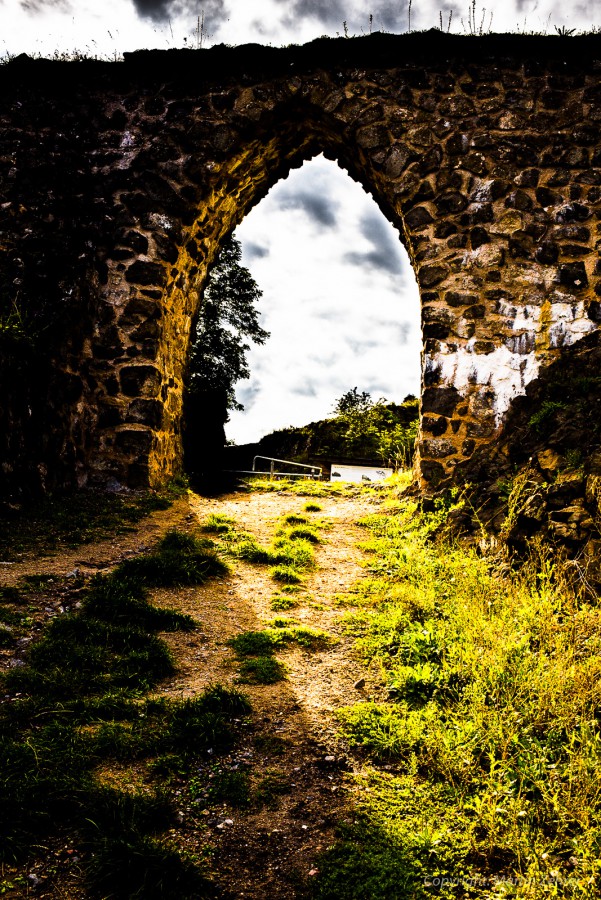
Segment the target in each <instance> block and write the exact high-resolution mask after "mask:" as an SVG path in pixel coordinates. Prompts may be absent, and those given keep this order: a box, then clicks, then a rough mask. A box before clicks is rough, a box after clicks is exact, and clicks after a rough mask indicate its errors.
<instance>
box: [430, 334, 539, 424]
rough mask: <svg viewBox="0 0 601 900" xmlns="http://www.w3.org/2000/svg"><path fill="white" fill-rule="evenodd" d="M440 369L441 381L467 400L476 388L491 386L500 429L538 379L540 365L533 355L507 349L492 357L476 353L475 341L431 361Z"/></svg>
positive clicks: (502, 349)
mask: <svg viewBox="0 0 601 900" xmlns="http://www.w3.org/2000/svg"><path fill="white" fill-rule="evenodd" d="M432 362H433V363H434V362H435V363H437V364H438V366H439V367H440V377H441V379H442V380H443V381H445V382H446V383H447V384H450V385H453V386H454V387H455V388H456V389H457V390H458V391H459V392H460V393H461V394H463V395H464V396H465V395H466V394H467V393H468V392H469V390H470V388H472V387H473V386H474V385H482V386H489V387H491V388H492V389H493V391H494V392H495V400H494V411H495V419H496V423H497V425H499V424H500V422H501V419H502V417H503V415H504V414H505V412H506V411H507V409H508V408H509V404H510V403H511V401H512V400H513V398H514V397H517V396H518V395H519V394H523V393H524V392H525V390H526V385H527V384H528V383H529V382H530V381H532V379H533V378H536V376H537V375H538V372H539V368H540V363H539V361H538V360H537V358H536V356H535V355H534V354H533V353H530V354H528V355H526V356H524V355H522V354H520V353H513V352H512V351H511V350H510V349H509V348H508V347H505V346H503V347H497V348H496V350H493V352H492V353H486V354H480V353H474V350H473V341H470V342H468V344H467V345H466V346H465V347H460V348H459V349H458V350H456V351H455V352H452V353H444V351H443V352H442V353H441V354H437V356H436V359H435V360H433V361H432Z"/></svg>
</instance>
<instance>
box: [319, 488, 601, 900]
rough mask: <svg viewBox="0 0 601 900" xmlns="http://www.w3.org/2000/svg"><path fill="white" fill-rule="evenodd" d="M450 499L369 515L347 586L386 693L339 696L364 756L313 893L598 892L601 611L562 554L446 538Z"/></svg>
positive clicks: (344, 726)
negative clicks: (362, 564) (512, 558)
mask: <svg viewBox="0 0 601 900" xmlns="http://www.w3.org/2000/svg"><path fill="white" fill-rule="evenodd" d="M447 509H448V504H445V503H443V502H439V504H438V508H437V509H436V510H435V512H434V513H430V514H424V513H420V512H419V511H418V509H417V507H416V505H415V504H414V503H412V502H410V501H405V502H398V501H397V502H396V503H395V504H393V503H392V501H391V505H390V507H389V511H388V512H387V513H386V514H383V515H375V516H370V517H368V518H367V519H365V520H364V522H363V525H364V527H365V529H366V532H367V540H366V541H365V543H364V550H365V552H366V566H367V569H368V571H369V576H370V577H369V578H367V579H365V580H364V581H362V582H360V583H359V584H358V586H357V588H356V589H355V591H354V592H353V593H352V594H351V595H350V596H349V597H348V599H347V602H348V604H350V605H352V607H354V608H353V609H351V610H350V611H349V612H348V613H347V627H348V629H349V631H350V633H351V634H352V635H353V636H354V637H355V641H356V643H355V646H356V650H357V652H358V653H359V655H360V657H361V658H362V659H363V661H364V663H365V664H366V665H369V666H370V670H371V671H372V673H373V672H376V673H377V672H378V671H379V672H380V675H381V681H382V694H381V696H379V697H378V700H377V702H365V701H363V700H361V701H359V702H357V703H354V704H352V705H350V706H348V707H346V708H342V709H340V710H339V722H340V729H341V733H342V735H343V736H344V738H345V739H346V741H347V742H348V743H349V744H350V745H351V746H354V747H355V748H356V750H357V752H358V753H360V754H361V756H362V757H363V758H364V761H365V765H364V769H363V771H362V773H361V774H360V775H359V776H357V777H356V778H355V784H354V794H355V796H356V801H357V806H356V809H357V818H356V822H355V824H352V825H348V826H346V827H345V828H344V829H343V830H342V831H341V832H340V835H339V840H338V842H337V843H336V844H335V845H334V846H333V847H332V848H331V849H330V850H329V851H327V852H326V853H325V854H324V855H323V858H322V859H321V861H320V862H319V864H318V867H319V870H320V874H319V876H318V877H316V879H315V881H314V883H313V885H312V891H313V896H314V897H315V898H334V897H336V898H343V900H345V898H346V900H359V898H367V897H369V898H374V900H384V898H390V897H396V898H401V897H412V898H422V897H423V898H426V897H429V896H431V894H432V893H433V892H434V893H436V894H437V895H438V896H441V897H449V898H451V897H466V896H485V897H491V898H492V897H501V896H511V897H516V898H526V897H527V898H534V900H539V898H541V900H542V898H546V897H553V896H562V897H563V896H565V897H582V898H585V897H586V898H588V897H591V898H592V897H593V896H596V895H597V894H598V889H599V877H600V875H601V863H600V862H599V860H600V858H601V853H600V850H601V839H600V837H599V835H600V834H601V789H600V787H599V778H598V774H599V766H600V764H601V728H600V724H599V712H598V711H599V709H600V708H601V679H600V678H599V675H600V674H601V657H600V654H599V651H600V650H601V614H600V612H599V609H598V606H597V603H596V601H591V600H590V598H589V599H588V600H587V599H586V597H585V596H584V595H579V594H578V593H577V592H575V590H574V588H573V587H572V586H571V584H570V582H569V580H568V579H567V577H566V576H565V574H564V569H563V567H562V564H561V563H560V562H558V561H557V560H555V559H553V558H551V557H550V556H549V555H548V554H547V553H546V552H544V551H541V550H538V551H536V549H533V555H532V557H531V559H530V560H529V562H528V564H527V565H526V566H525V567H524V569H523V570H521V571H520V572H514V573H511V574H509V575H507V576H506V577H501V576H500V575H499V574H497V572H496V571H495V561H494V560H490V559H486V558H484V557H482V556H481V555H479V554H478V553H477V552H476V551H475V550H471V549H467V548H465V547H461V546H459V545H457V544H454V543H450V542H448V541H446V540H445V539H444V537H442V536H441V529H440V526H441V524H442V523H443V522H444V519H445V516H446V512H447Z"/></svg>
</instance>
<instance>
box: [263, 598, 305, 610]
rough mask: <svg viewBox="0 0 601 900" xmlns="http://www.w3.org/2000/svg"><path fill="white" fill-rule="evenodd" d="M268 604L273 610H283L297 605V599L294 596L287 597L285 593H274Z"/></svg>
mask: <svg viewBox="0 0 601 900" xmlns="http://www.w3.org/2000/svg"><path fill="white" fill-rule="evenodd" d="M269 605H270V606H271V608H272V609H273V611H274V612H279V611H281V612H284V611H285V610H287V609H294V608H295V607H296V606H298V600H297V599H295V598H294V597H287V596H286V595H285V594H274V595H273V596H272V598H271V600H270V601H269Z"/></svg>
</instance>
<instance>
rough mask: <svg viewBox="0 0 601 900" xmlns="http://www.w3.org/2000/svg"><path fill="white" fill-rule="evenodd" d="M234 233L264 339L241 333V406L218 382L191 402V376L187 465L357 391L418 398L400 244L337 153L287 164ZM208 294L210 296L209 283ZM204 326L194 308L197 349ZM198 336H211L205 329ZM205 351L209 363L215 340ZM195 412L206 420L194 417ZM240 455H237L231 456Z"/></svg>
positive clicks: (378, 398) (302, 422) (325, 411)
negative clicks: (257, 295) (226, 397)
mask: <svg viewBox="0 0 601 900" xmlns="http://www.w3.org/2000/svg"><path fill="white" fill-rule="evenodd" d="M234 237H235V239H236V240H237V241H239V242H240V246H241V250H242V257H241V260H240V264H241V266H242V267H243V269H244V270H245V271H248V272H250V274H251V275H252V277H253V278H254V279H255V280H256V283H257V285H258V287H259V288H260V290H261V292H262V297H261V299H260V302H259V304H258V312H259V315H260V325H261V327H263V328H264V329H265V330H266V331H267V332H269V338H268V339H267V340H266V341H264V342H261V343H252V341H251V340H248V341H246V343H247V347H248V350H247V351H246V354H245V359H246V362H247V364H248V370H249V371H248V377H247V378H245V379H244V380H240V381H238V382H237V384H235V390H236V401H237V403H238V404H239V405H240V407H241V408H235V405H233V404H232V403H231V401H230V404H229V405H230V408H229V409H227V411H226V410H225V408H224V404H223V391H222V395H221V398H220V397H218V396H217V393H216V392H215V391H214V394H213V397H214V400H213V401H211V398H210V395H209V394H205V398H204V413H202V412H201V410H200V409H199V407H198V404H195V403H192V402H190V399H189V398H190V393H193V389H194V387H193V385H194V382H192V389H191V390H190V381H189V382H188V384H189V389H188V393H187V398H188V399H187V400H186V401H185V403H184V434H185V435H188V436H193V437H192V438H191V439H190V437H188V439H186V440H185V446H186V450H187V452H186V468H187V469H188V471H194V470H195V469H197V467H199V463H200V465H202V466H206V467H207V468H208V469H209V470H213V471H214V470H216V469H217V468H218V466H219V458H220V457H221V453H220V451H221V447H222V446H223V443H224V442H225V440H226V438H227V441H228V443H230V444H231V443H234V444H236V445H255V444H256V442H258V441H259V440H260V439H261V438H263V437H264V436H265V435H267V434H269V433H271V432H273V431H276V430H281V429H289V428H291V427H292V428H299V427H302V426H306V425H308V424H309V423H312V422H316V421H319V420H323V419H326V418H328V417H330V416H331V415H332V413H333V411H334V408H335V404H336V401H337V400H338V399H339V398H340V397H341V396H342V395H344V394H345V393H346V392H348V391H350V390H352V389H354V388H356V389H357V390H358V391H359V392H360V393H363V392H365V393H366V394H368V395H369V396H370V397H371V400H372V402H373V403H381V404H392V406H391V407H390V408H391V409H394V408H395V407H396V406H398V405H399V404H401V403H402V402H403V400H404V399H405V398H406V397H407V396H408V395H413V396H419V393H420V382H421V372H420V354H421V328H420V318H421V317H420V300H419V290H418V286H417V281H416V279H415V275H414V273H413V269H412V267H411V263H410V260H409V257H408V254H407V251H406V250H405V248H404V246H403V244H402V242H401V240H400V236H399V232H398V231H397V229H396V228H394V226H393V225H391V223H390V222H389V221H388V219H387V218H386V217H385V216H384V214H383V213H382V212H381V210H380V208H379V206H378V204H377V203H376V202H375V200H374V199H373V197H372V196H371V195H369V194H368V193H367V192H366V191H365V190H364V189H363V187H362V186H361V185H360V184H359V183H358V182H357V181H356V180H354V179H353V178H352V177H350V176H349V174H348V172H346V171H345V170H344V169H343V168H342V167H341V166H340V165H339V164H338V163H337V162H335V161H332V160H330V159H327V158H325V157H324V156H323V155H322V154H317V155H314V156H313V157H312V158H311V159H310V160H308V161H306V162H304V163H303V165H302V166H301V167H298V168H295V169H293V170H292V171H291V172H289V173H288V174H287V175H286V177H283V178H281V179H280V180H279V181H278V182H277V183H276V184H275V185H274V186H273V187H272V188H271V189H270V190H269V192H268V193H267V196H265V197H264V199H262V200H261V201H260V202H259V203H258V204H257V205H256V206H255V207H254V208H253V209H252V210H251V211H250V212H249V213H248V215H247V216H246V217H245V218H244V220H243V222H242V223H241V225H240V226H239V227H238V228H237V229H236V230H235V232H234ZM209 284H211V279H210V280H209ZM208 293H209V295H210V296H211V297H212V299H211V300H210V301H209V302H210V304H211V303H214V302H215V299H216V297H215V291H214V290H213V292H212V294H211V289H209V292H208ZM217 293H218V291H217ZM224 302H225V305H228V300H227V298H226V297H225V295H224ZM201 303H202V301H201ZM201 308H202V307H201ZM214 315H215V312H214V311H213V312H212V316H213V317H214ZM226 319H227V315H226V316H225V317H224V321H223V325H224V326H225V328H226V329H227V328H228V327H229V330H230V333H235V331H236V329H235V328H233V327H232V326H231V316H230V322H229V324H228V322H227V321H225V320H226ZM207 327H209V326H208V325H207V321H206V320H205V318H204V317H203V316H201V320H200V324H199V326H198V331H197V332H196V334H195V336H194V335H193V345H194V347H195V352H198V350H200V348H201V347H202V341H203V329H206V328H207ZM247 337H248V333H247V334H246V335H242V337H241V338H240V340H246V338H247ZM204 338H205V339H206V340H207V342H210V336H209V335H208V334H207V333H205V334H204ZM201 352H202V351H201ZM208 352H209V353H212V354H213V357H212V360H213V362H215V358H214V352H215V348H214V346H213V347H212V348H208ZM226 352H227V350H226ZM196 374H197V373H195V372H193V373H192V379H194V378H195V377H196ZM232 375H233V377H234V376H235V372H232ZM209 380H210V379H209ZM234 380H235V378H234ZM197 383H198V382H197ZM201 415H204V416H206V421H205V422H204V426H205V427H203V425H202V424H201V423H200V422H199V421H194V419H195V418H196V419H198V417H199V416H201ZM224 426H225V429H224ZM240 449H241V450H242V448H240ZM331 449H332V452H334V453H335V448H331ZM251 451H252V448H251V447H249V450H248V452H249V453H250V452H251ZM343 452H344V451H343V449H342V448H341V450H340V451H339V453H343ZM365 452H367V451H365ZM373 452H374V460H373V461H374V462H375V461H376V459H375V454H376V451H375V450H374V451H373ZM243 457H244V453H242V454H240V453H237V452H236V453H235V454H234V455H231V454H230V456H229V459H230V460H232V459H233V460H238V461H239V460H241V459H242V458H243ZM378 457H380V454H378ZM377 461H379V462H380V464H381V463H382V459H381V458H378V460H377ZM234 464H235V463H234ZM226 465H227V462H226ZM209 478H210V475H209ZM205 480H206V479H205Z"/></svg>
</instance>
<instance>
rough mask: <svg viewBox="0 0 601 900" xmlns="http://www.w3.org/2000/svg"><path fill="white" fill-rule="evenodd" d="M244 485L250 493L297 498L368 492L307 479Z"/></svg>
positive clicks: (261, 480) (355, 486)
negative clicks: (285, 495) (293, 496)
mask: <svg viewBox="0 0 601 900" xmlns="http://www.w3.org/2000/svg"><path fill="white" fill-rule="evenodd" d="M245 484H246V485H247V487H248V488H249V489H250V490H251V491H264V492H268V493H273V492H278V493H279V492H281V493H286V494H296V495H298V496H299V497H330V496H334V497H341V496H342V497H344V496H350V497H352V496H355V495H356V494H358V493H359V492H360V491H361V490H369V486H364V485H360V484H351V483H349V482H336V481H311V480H309V479H300V478H299V479H295V480H293V479H290V480H286V479H281V480H277V481H276V480H275V479H274V480H273V481H270V480H269V479H266V478H256V479H255V478H252V479H248V480H247V481H246V482H245Z"/></svg>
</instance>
